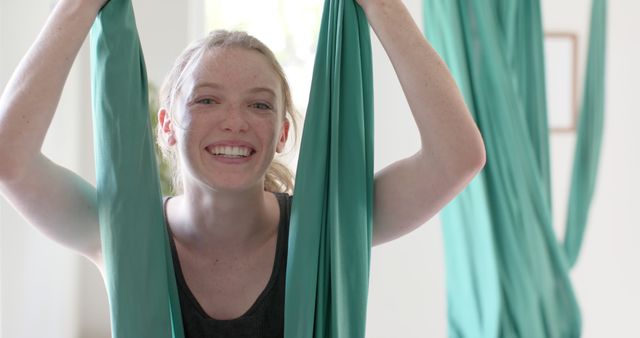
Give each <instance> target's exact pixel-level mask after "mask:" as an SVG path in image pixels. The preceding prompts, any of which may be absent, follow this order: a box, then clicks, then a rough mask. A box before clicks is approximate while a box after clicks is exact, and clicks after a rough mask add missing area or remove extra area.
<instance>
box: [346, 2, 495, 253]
mask: <svg viewBox="0 0 640 338" xmlns="http://www.w3.org/2000/svg"><path fill="white" fill-rule="evenodd" d="M358 2H359V3H360V4H361V5H362V6H363V8H364V10H365V12H366V14H367V18H368V20H369V23H370V24H371V26H372V27H373V30H374V31H375V32H376V35H377V36H378V38H379V39H380V41H381V43H382V45H383V47H384V49H385V51H386V52H387V54H388V56H389V58H390V60H391V63H392V64H393V67H394V69H395V71H396V74H397V76H398V79H399V80H400V84H401V86H402V89H403V91H404V94H405V96H406V98H407V101H408V103H409V107H410V108H411V112H412V114H413V118H414V120H415V122H416V125H417V127H418V130H419V132H420V139H421V143H422V147H421V149H420V150H419V151H418V153H416V154H415V155H413V156H411V157H409V158H405V159H402V160H399V161H397V162H395V163H393V164H391V165H390V166H388V167H386V168H384V169H383V170H381V171H380V172H378V173H377V174H376V177H375V183H374V185H375V189H374V191H375V196H374V215H373V224H374V230H373V243H374V245H375V244H380V243H384V242H387V241H390V240H393V239H395V238H398V237H400V236H402V235H404V234H406V233H408V232H410V231H412V230H414V229H416V228H417V227H419V226H420V225H422V224H424V223H425V222H426V221H427V220H429V219H430V218H431V217H433V216H434V215H435V214H436V213H437V212H438V211H439V210H440V209H441V208H442V207H444V206H445V205H446V204H447V203H448V202H449V201H451V200H452V199H453V198H454V197H455V196H456V195H457V194H458V193H460V192H461V191H462V190H463V189H464V187H465V186H466V185H467V184H468V183H469V182H470V181H471V180H472V179H473V177H474V176H475V175H476V174H477V173H478V172H479V171H480V170H481V169H482V167H483V166H484V162H485V151H484V143H483V141H482V137H481V135H480V132H479V131H478V128H477V126H476V125H475V122H474V121H473V118H472V117H471V115H470V114H469V111H468V109H467V107H466V105H465V103H464V100H463V98H462V95H461V94H460V91H459V90H458V88H457V86H456V84H455V81H454V79H453V77H452V76H451V74H450V73H449V71H448V69H447V67H446V65H445V63H444V62H443V61H442V59H441V58H440V57H439V56H438V54H437V53H436V52H435V50H434V49H433V48H432V47H431V46H430V45H429V43H428V42H427V41H426V40H425V38H424V36H423V35H422V33H421V32H420V30H419V29H418V27H417V25H416V23H415V22H414V21H413V19H412V18H411V16H410V14H409V12H408V10H407V9H406V7H405V6H404V4H403V3H402V1H401V0H358Z"/></svg>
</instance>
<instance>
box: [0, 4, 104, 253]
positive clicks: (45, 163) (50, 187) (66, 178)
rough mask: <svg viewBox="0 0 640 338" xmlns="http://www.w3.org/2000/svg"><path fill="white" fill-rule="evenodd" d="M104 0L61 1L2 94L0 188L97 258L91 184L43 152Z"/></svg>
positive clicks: (31, 216)
mask: <svg viewBox="0 0 640 338" xmlns="http://www.w3.org/2000/svg"><path fill="white" fill-rule="evenodd" d="M104 3H106V0H61V1H59V2H58V4H57V5H56V7H55V9H54V10H53V12H52V14H51V16H50V17H49V19H48V21H47V23H46V24H45V26H44V28H43V29H42V31H41V32H40V35H39V36H38V38H37V40H36V41H35V42H34V44H33V46H32V47H31V48H30V49H29V51H28V52H27V54H26V55H25V56H24V58H23V59H22V61H21V62H20V64H19V65H18V67H17V69H16V70H15V72H14V74H13V76H12V77H11V79H10V80H9V83H8V84H7V86H6V87H5V89H4V92H3V93H2V96H0V158H1V159H2V161H0V192H2V194H3V195H4V196H5V197H6V198H7V199H8V200H9V201H10V202H11V204H13V205H14V206H15V207H16V209H18V210H19V211H20V212H21V213H22V214H23V216H24V217H25V218H26V219H27V220H28V221H29V222H30V223H32V224H33V225H34V226H36V227H37V228H38V229H40V230H41V231H42V232H44V233H45V234H46V235H48V236H49V237H51V238H52V239H54V240H56V241H58V242H60V243H61V244H63V245H65V246H68V247H70V248H72V249H75V250H77V251H79V252H80V253H82V254H84V255H86V256H88V257H90V258H92V259H93V260H94V261H96V260H98V259H99V256H100V254H99V252H100V237H99V228H98V221H97V220H98V217H97V209H96V192H95V188H94V187H93V186H91V185H90V184H89V183H87V182H86V181H84V180H82V179H81V178H80V177H79V176H77V175H76V174H74V173H72V172H70V171H68V170H66V169H64V168H62V167H60V166H58V165H56V164H55V163H53V162H51V161H50V160H49V159H47V158H46V157H45V156H43V155H42V153H41V147H42V143H43V141H44V137H45V134H46V132H47V129H48V128H49V125H50V124H51V120H52V118H53V115H54V113H55V111H56V108H57V105H58V101H59V100H60V96H61V93H62V89H63V87H64V83H65V81H66V79H67V76H68V74H69V72H70V69H71V66H72V64H73V61H74V59H75V57H76V55H77V54H78V51H79V50H80V47H81V46H82V43H83V41H84V39H85V37H86V35H87V33H88V31H89V29H90V27H91V25H92V23H93V21H94V19H95V17H96V14H97V12H98V10H99V9H100V7H101V6H102V5H104Z"/></svg>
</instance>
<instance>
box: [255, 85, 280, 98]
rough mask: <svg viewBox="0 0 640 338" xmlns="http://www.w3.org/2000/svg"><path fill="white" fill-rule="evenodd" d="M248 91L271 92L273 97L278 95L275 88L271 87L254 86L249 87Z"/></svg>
mask: <svg viewBox="0 0 640 338" xmlns="http://www.w3.org/2000/svg"><path fill="white" fill-rule="evenodd" d="M248 92H249V93H252V94H257V93H267V94H269V95H271V96H273V97H276V96H277V95H276V92H275V91H274V90H273V89H271V88H269V87H254V88H251V89H249V91H248Z"/></svg>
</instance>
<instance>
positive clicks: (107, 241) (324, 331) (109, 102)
mask: <svg viewBox="0 0 640 338" xmlns="http://www.w3.org/2000/svg"><path fill="white" fill-rule="evenodd" d="M319 41H320V42H319V44H318V52H317V58H316V64H315V70H314V76H313V84H312V90H311V97H310V100H309V109H308V112H307V116H306V122H305V132H304V137H303V140H302V147H301V148H302V149H301V154H300V160H299V165H298V179H297V185H296V190H295V197H294V200H293V210H292V215H291V230H290V232H291V234H290V242H289V248H290V249H289V250H290V251H289V262H288V268H287V269H288V271H287V290H286V294H287V296H286V310H285V337H287V338H300V337H350V338H358V337H364V329H365V317H366V297H367V292H368V289H367V286H368V275H369V257H370V247H371V215H372V196H373V195H372V189H373V165H372V163H373V158H372V153H373V152H372V149H373V141H372V131H373V126H372V111H373V104H372V75H371V50H370V40H369V29H368V26H367V22H366V18H365V17H364V15H363V12H362V10H361V9H360V8H359V7H358V6H356V5H355V3H354V2H353V1H352V0H327V1H326V3H325V11H324V14H323V20H322V28H321V33H320V39H319ZM91 52H92V59H93V64H92V74H93V102H94V107H93V110H94V129H95V133H94V143H95V152H96V171H97V173H96V175H97V191H98V204H99V217H100V232H101V240H102V248H103V257H104V263H105V271H106V285H107V291H108V294H109V302H110V307H111V321H112V335H113V337H118V338H124V337H135V338H144V337H149V338H163V337H173V338H181V337H184V333H183V329H182V319H181V314H180V306H179V300H178V296H177V287H176V282H175V275H174V270H173V263H172V259H171V253H170V250H169V238H168V234H167V231H166V228H165V225H164V221H163V217H162V204H161V193H160V185H159V179H158V172H157V168H156V164H155V163H156V162H155V156H154V145H153V141H152V136H151V128H150V125H149V120H148V102H147V90H148V88H147V80H146V71H145V66H144V60H143V57H142V51H141V49H140V42H139V39H138V34H137V31H136V27H135V19H134V15H133V9H132V7H131V2H130V0H111V1H109V2H108V3H107V5H106V6H105V7H104V8H103V9H102V10H101V12H100V14H99V15H98V18H97V20H96V23H95V24H94V27H93V28H92V31H91Z"/></svg>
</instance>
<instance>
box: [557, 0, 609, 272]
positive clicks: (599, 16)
mask: <svg viewBox="0 0 640 338" xmlns="http://www.w3.org/2000/svg"><path fill="white" fill-rule="evenodd" d="M606 27H607V2H606V0H596V1H594V3H593V8H592V9H591V32H590V34H589V57H588V60H587V72H586V81H585V85H584V90H583V94H582V107H581V109H580V120H579V122H578V140H577V141H576V153H575V158H574V161H573V176H572V178H571V193H570V195H569V211H568V217H567V225H566V232H565V236H564V249H565V253H566V255H567V262H568V263H569V265H570V266H572V267H573V265H575V263H576V261H577V260H578V255H579V253H580V246H581V245H582V238H583V236H584V230H585V227H586V225H587V219H588V216H589V207H590V206H591V200H592V198H593V192H594V189H595V183H596V176H597V173H598V161H599V159H600V147H601V145H602V133H603V129H604V98H605V61H606V58H605V51H606Z"/></svg>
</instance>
